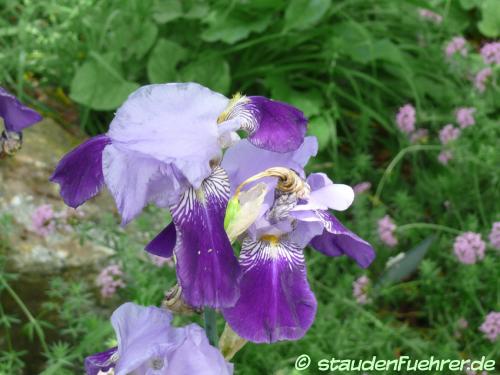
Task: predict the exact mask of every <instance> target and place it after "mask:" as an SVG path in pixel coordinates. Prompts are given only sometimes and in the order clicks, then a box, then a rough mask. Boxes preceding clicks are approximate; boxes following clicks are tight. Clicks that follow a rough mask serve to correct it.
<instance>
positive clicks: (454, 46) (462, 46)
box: [444, 36, 467, 58]
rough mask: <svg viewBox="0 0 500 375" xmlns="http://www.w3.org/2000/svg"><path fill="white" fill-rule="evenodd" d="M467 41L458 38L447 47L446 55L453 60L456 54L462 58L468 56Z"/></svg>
mask: <svg viewBox="0 0 500 375" xmlns="http://www.w3.org/2000/svg"><path fill="white" fill-rule="evenodd" d="M466 44H467V41H466V40H465V39H464V38H463V37H461V36H456V37H454V38H453V39H452V40H450V42H448V44H447V45H446V47H445V50H444V51H445V53H446V56H447V57H448V58H451V57H452V56H453V55H455V54H456V53H460V54H461V55H462V56H467V46H466Z"/></svg>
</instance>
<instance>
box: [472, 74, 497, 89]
mask: <svg viewBox="0 0 500 375" xmlns="http://www.w3.org/2000/svg"><path fill="white" fill-rule="evenodd" d="M492 74H493V70H491V68H484V69H481V70H480V71H479V72H478V73H477V74H476V77H475V78H474V86H476V89H477V91H479V92H481V93H482V92H484V91H485V90H486V81H487V80H488V78H489V77H490V76H491V75H492Z"/></svg>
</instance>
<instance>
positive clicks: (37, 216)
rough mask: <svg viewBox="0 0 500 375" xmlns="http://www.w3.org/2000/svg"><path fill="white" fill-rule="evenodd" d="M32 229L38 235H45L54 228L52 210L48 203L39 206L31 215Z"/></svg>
mask: <svg viewBox="0 0 500 375" xmlns="http://www.w3.org/2000/svg"><path fill="white" fill-rule="evenodd" d="M31 223H32V225H33V230H34V231H35V232H36V233H37V234H39V235H40V236H43V237H46V236H48V235H49V234H51V233H53V232H54V230H55V228H56V223H55V217H54V210H53V209H52V206H51V205H50V204H44V205H41V206H39V207H38V208H37V209H36V210H35V212H33V215H31Z"/></svg>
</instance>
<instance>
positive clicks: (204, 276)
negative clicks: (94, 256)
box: [52, 83, 307, 308]
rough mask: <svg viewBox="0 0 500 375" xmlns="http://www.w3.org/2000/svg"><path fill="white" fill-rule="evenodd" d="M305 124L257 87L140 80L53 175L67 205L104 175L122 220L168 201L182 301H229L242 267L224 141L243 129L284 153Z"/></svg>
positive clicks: (84, 196)
mask: <svg viewBox="0 0 500 375" xmlns="http://www.w3.org/2000/svg"><path fill="white" fill-rule="evenodd" d="M306 126H307V120H306V119H305V118H304V115H303V113H302V112H301V111H299V110H298V109H296V108H294V107H292V106H290V105H288V104H285V103H281V102H276V101H272V100H270V99H267V98H264V97H260V96H249V97H246V96H241V95H239V94H238V95H235V96H234V97H233V98H232V99H228V98H226V97H225V96H223V95H221V94H218V93H216V92H213V91H211V90H209V89H208V88H206V87H203V86H201V85H198V84H196V83H173V84H159V85H149V86H144V87H142V88H140V89H138V90H137V91H135V92H134V93H132V94H131V95H130V96H129V98H128V99H127V100H126V101H125V103H124V104H123V105H122V106H121V107H120V108H119V109H118V111H117V112H116V115H115V118H114V119H113V121H112V122H111V124H110V128H109V131H108V132H107V133H106V134H104V135H99V136H97V137H93V138H91V139H90V140H88V141H87V142H85V143H83V144H82V145H80V146H79V147H77V148H76V149H75V150H73V151H71V152H70V153H68V154H67V155H66V156H65V157H64V158H63V159H62V160H61V161H60V163H59V165H58V166H57V168H56V170H55V172H54V174H53V176H52V181H54V182H57V183H58V184H60V185H61V196H62V197H63V199H64V201H65V202H66V204H68V205H69V206H72V207H76V206H78V205H80V204H82V203H83V202H85V201H86V200H88V199H89V198H91V197H93V196H94V195H96V194H97V193H98V192H99V190H100V189H101V188H102V186H103V185H104V184H106V186H107V187H108V189H109V190H110V191H111V194H112V195H113V197H114V199H115V201H116V204H117V206H118V210H119V212H120V214H121V216H122V224H126V223H128V222H129V221H130V220H132V219H133V218H134V217H135V216H137V215H138V214H139V213H140V212H141V210H142V209H143V207H144V206H145V205H147V204H148V203H155V204H156V205H157V206H159V207H162V208H168V209H169V210H170V212H171V214H172V220H173V223H172V224H171V225H169V226H168V227H167V228H166V229H165V230H164V231H162V233H160V235H159V239H158V241H160V242H161V240H162V239H165V240H166V241H167V242H169V241H173V243H174V244H175V247H176V256H177V275H178V279H179V281H180V283H181V286H182V289H183V296H184V297H185V298H186V301H187V302H188V303H189V304H190V305H192V306H195V307H200V306H211V307H214V308H220V307H224V306H231V305H233V304H234V302H235V300H236V299H237V297H238V295H237V288H235V285H237V284H238V279H239V277H240V267H239V265H238V261H237V259H236V257H235V255H234V253H233V249H232V248H231V244H230V243H229V239H228V237H227V234H226V233H225V232H224V225H223V221H224V214H225V209H226V205H227V202H228V199H229V193H230V191H229V181H228V176H227V173H226V171H225V170H224V169H223V168H222V167H220V165H219V164H220V159H221V156H222V146H221V145H226V144H228V138H232V137H231V133H234V132H235V131H237V130H243V131H246V132H247V133H248V138H247V142H249V143H250V144H252V145H254V146H255V147H257V148H258V149H259V150H262V151H265V150H266V149H268V150H272V151H274V152H277V153H280V154H281V155H285V154H287V153H288V152H292V151H295V150H297V149H298V148H299V147H300V146H301V144H302V142H303V140H304V135H305V132H306ZM229 143H231V142H229ZM155 255H161V256H165V252H164V251H162V250H160V253H159V254H155ZM169 256H171V254H170V255H169ZM167 257H168V256H167Z"/></svg>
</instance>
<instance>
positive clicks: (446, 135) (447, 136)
mask: <svg viewBox="0 0 500 375" xmlns="http://www.w3.org/2000/svg"><path fill="white" fill-rule="evenodd" d="M459 136H460V129H458V128H455V127H454V126H453V125H452V124H448V125H445V126H444V127H443V128H442V129H441V130H440V131H439V140H440V141H441V143H442V144H443V145H446V144H448V143H450V142H451V141H454V140H455V139H457V138H458V137H459Z"/></svg>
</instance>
